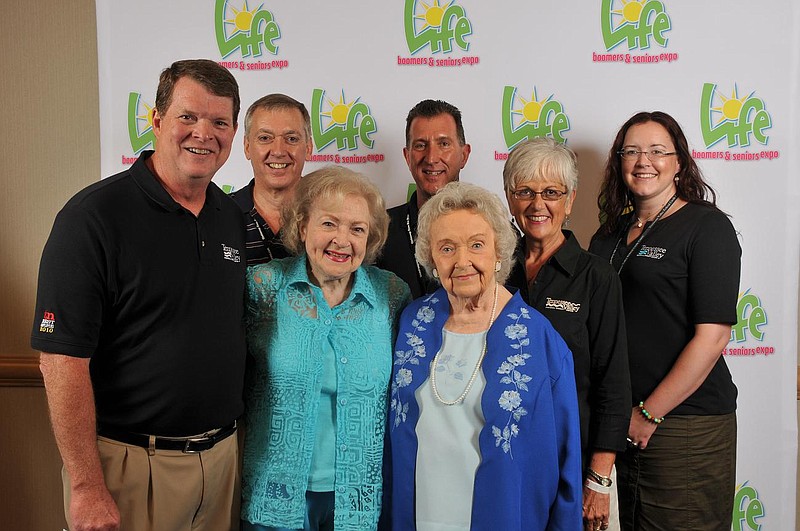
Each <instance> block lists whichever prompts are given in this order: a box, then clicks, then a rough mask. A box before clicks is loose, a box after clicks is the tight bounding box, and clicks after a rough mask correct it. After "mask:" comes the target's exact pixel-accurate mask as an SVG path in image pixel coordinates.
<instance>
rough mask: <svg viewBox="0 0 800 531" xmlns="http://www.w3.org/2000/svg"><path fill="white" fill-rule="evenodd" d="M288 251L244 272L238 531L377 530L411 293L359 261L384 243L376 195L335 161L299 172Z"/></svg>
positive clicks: (384, 221) (287, 226)
mask: <svg viewBox="0 0 800 531" xmlns="http://www.w3.org/2000/svg"><path fill="white" fill-rule="evenodd" d="M282 225H283V227H284V230H285V233H284V236H283V238H284V244H285V245H286V247H287V248H288V249H290V251H292V252H293V253H294V254H295V255H296V256H295V257H293V258H286V259H283V260H273V261H271V262H269V263H267V264H261V265H258V266H255V267H252V268H250V269H249V270H248V275H247V282H248V296H249V301H248V347H249V353H250V355H251V356H252V360H251V361H252V363H251V366H252V370H251V371H250V373H249V378H248V385H247V387H246V404H247V409H246V413H245V420H246V435H245V443H244V462H243V470H242V476H243V481H242V527H243V529H245V530H258V531H264V530H284V529H287V530H288V529H293V530H297V529H303V530H335V531H364V530H369V529H374V528H375V527H376V526H377V521H378V516H379V513H380V508H381V496H382V476H381V468H382V452H383V437H384V431H385V425H386V415H387V408H388V404H387V396H388V387H389V378H390V373H391V366H392V343H393V338H394V335H395V323H396V321H397V319H396V317H397V315H398V313H399V311H400V310H401V309H402V307H403V306H404V305H405V303H406V302H407V300H408V298H409V291H408V287H407V286H406V285H405V283H403V282H402V281H401V280H400V279H398V278H397V277H396V276H395V275H394V274H392V273H389V272H386V271H383V270H380V269H377V268H375V267H373V266H368V265H364V264H366V263H370V262H372V261H373V260H374V259H375V258H376V256H377V254H378V252H379V251H380V249H381V247H382V246H383V243H384V241H385V239H386V232H387V227H388V216H387V215H386V212H385V206H384V202H383V198H382V197H381V195H380V193H379V192H378V190H377V188H375V186H374V185H373V184H372V183H370V182H369V181H368V180H367V179H365V178H363V177H361V176H360V175H358V174H356V173H354V172H352V171H350V170H347V169H345V168H341V167H330V168H324V169H322V170H317V171H315V172H313V173H310V174H309V175H307V176H306V177H304V178H303V179H302V180H301V182H300V185H299V186H298V189H297V192H296V198H295V201H294V203H293V204H292V206H291V207H290V208H289V209H288V210H287V211H286V212H284V214H283V224H282Z"/></svg>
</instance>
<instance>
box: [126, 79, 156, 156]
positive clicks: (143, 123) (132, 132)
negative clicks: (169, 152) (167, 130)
mask: <svg viewBox="0 0 800 531" xmlns="http://www.w3.org/2000/svg"><path fill="white" fill-rule="evenodd" d="M128 138H129V139H130V141H131V149H133V153H134V154H135V155H138V154H139V153H141V152H142V150H144V149H145V148H147V147H148V146H149V147H150V148H152V149H155V147H156V134H155V133H154V132H153V107H152V106H151V105H148V104H147V103H145V102H144V101H142V95H141V94H139V93H138V92H131V93H130V94H128Z"/></svg>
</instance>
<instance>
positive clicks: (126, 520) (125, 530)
mask: <svg viewBox="0 0 800 531" xmlns="http://www.w3.org/2000/svg"><path fill="white" fill-rule="evenodd" d="M236 435H237V434H236V433H234V434H233V435H231V436H230V437H228V438H226V439H225V440H223V441H221V442H219V443H217V444H216V445H215V446H214V447H213V448H211V449H210V450H206V451H204V452H199V453H196V454H184V453H183V452H181V451H177V450H156V451H155V454H154V455H148V451H147V449H145V448H140V447H138V446H130V445H127V444H124V443H120V442H117V441H114V440H111V439H106V438H104V437H98V438H97V447H98V449H99V451H100V462H101V465H102V467H103V476H104V477H105V481H106V487H108V490H109V492H110V493H111V496H112V497H113V498H114V501H115V502H116V503H117V507H118V508H119V512H120V518H121V525H120V530H121V531H151V530H152V531H200V530H202V531H221V530H227V529H238V528H239V503H240V500H239V497H240V494H239V455H238V454H239V447H238V442H237V436H236ZM62 479H63V482H64V510H65V513H66V515H67V520H68V521H69V503H70V485H69V477H68V476H67V474H66V472H65V471H63V470H62Z"/></svg>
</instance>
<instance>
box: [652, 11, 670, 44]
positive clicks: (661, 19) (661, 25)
mask: <svg viewBox="0 0 800 531" xmlns="http://www.w3.org/2000/svg"><path fill="white" fill-rule="evenodd" d="M671 29H672V23H671V22H670V20H669V17H668V16H667V14H666V13H664V12H661V13H659V14H657V15H656V18H655V20H653V40H655V41H656V44H658V45H659V46H661V47H666V46H667V38H666V37H664V33H666V32H667V31H669V30H671Z"/></svg>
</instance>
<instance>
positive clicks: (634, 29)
mask: <svg viewBox="0 0 800 531" xmlns="http://www.w3.org/2000/svg"><path fill="white" fill-rule="evenodd" d="M671 30H672V19H671V18H670V16H669V13H667V8H666V6H665V5H664V3H663V2H659V1H657V0H602V2H601V5H600V32H601V34H602V37H603V44H604V46H605V51H601V52H592V62H595V63H626V64H654V63H671V62H673V61H677V60H678V54H677V53H676V52H674V51H668V50H667V46H668V43H669V38H668V36H667V33H669V32H670V31H671ZM622 45H624V47H625V48H626V50H624V51H623V50H622V49H621V47H622ZM644 50H647V51H644ZM642 51H643V52H642ZM632 52H640V53H632Z"/></svg>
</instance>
